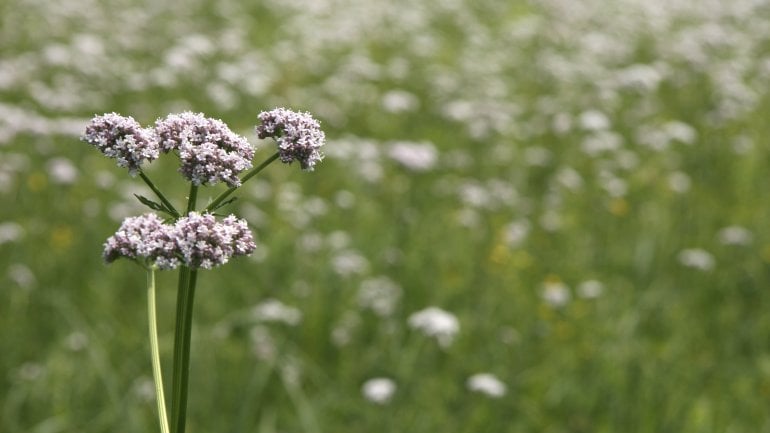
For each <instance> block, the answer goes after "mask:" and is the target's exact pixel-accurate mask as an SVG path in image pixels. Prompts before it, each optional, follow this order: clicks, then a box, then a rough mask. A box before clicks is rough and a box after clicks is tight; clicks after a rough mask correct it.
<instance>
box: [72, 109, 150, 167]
mask: <svg viewBox="0 0 770 433" xmlns="http://www.w3.org/2000/svg"><path fill="white" fill-rule="evenodd" d="M80 139H81V140H83V141H85V142H86V143H88V144H91V145H92V146H94V147H96V148H98V149H99V150H100V151H101V152H102V153H103V154H104V155H106V156H107V157H109V158H113V159H116V160H117V162H118V166H119V167H125V168H128V172H129V173H130V174H131V175H132V176H133V175H136V173H137V172H138V171H139V170H140V169H141V166H142V164H143V163H144V161H148V162H149V161H153V160H155V159H157V158H158V155H159V149H158V142H157V140H156V138H155V136H154V134H153V132H152V131H150V130H147V129H145V128H142V126H141V125H140V124H139V122H137V121H136V120H134V118H133V117H125V116H121V115H119V114H117V113H107V114H104V115H102V116H96V117H94V118H93V119H91V123H90V124H89V125H88V126H86V132H85V134H84V135H83V136H82V137H80Z"/></svg>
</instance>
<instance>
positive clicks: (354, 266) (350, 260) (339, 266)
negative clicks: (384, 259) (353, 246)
mask: <svg viewBox="0 0 770 433" xmlns="http://www.w3.org/2000/svg"><path fill="white" fill-rule="evenodd" d="M332 268H333V269H334V272H336V273H338V274H340V275H342V276H343V277H347V276H350V275H353V274H363V273H364V272H366V271H367V270H368V269H369V261H368V260H366V257H364V256H362V255H361V254H360V253H359V252H357V251H353V250H344V251H341V252H340V253H338V254H337V255H335V256H334V257H332Z"/></svg>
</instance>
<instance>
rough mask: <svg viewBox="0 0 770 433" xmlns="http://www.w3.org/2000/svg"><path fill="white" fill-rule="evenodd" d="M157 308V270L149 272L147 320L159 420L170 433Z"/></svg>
mask: <svg viewBox="0 0 770 433" xmlns="http://www.w3.org/2000/svg"><path fill="white" fill-rule="evenodd" d="M156 317H157V313H156V308H155V269H153V268H149V269H148V270H147V319H148V322H149V325H150V326H149V328H150V352H151V353H152V376H153V379H154V381H155V400H156V401H157V403H158V420H159V421H160V431H161V433H169V429H168V414H167V413H166V397H165V396H164V394H163V376H162V375H161V368H160V350H159V349H158V323H157V320H156Z"/></svg>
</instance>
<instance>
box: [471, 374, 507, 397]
mask: <svg viewBox="0 0 770 433" xmlns="http://www.w3.org/2000/svg"><path fill="white" fill-rule="evenodd" d="M465 385H466V386H467V387H468V389H469V390H471V391H474V392H478V393H481V394H484V395H486V396H488V397H492V398H500V397H503V396H504V395H505V394H506V393H507V391H508V387H507V386H506V385H505V383H503V382H502V381H501V380H500V379H498V378H497V377H496V376H495V375H493V374H490V373H478V374H474V375H473V376H471V377H469V378H468V380H467V381H466V383H465Z"/></svg>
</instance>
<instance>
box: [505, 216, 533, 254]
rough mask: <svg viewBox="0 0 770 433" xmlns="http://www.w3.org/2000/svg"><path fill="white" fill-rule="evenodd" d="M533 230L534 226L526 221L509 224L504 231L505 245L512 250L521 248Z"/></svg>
mask: <svg viewBox="0 0 770 433" xmlns="http://www.w3.org/2000/svg"><path fill="white" fill-rule="evenodd" d="M531 229H532V225H531V224H530V223H529V221H528V220H526V219H520V220H517V221H513V222H511V223H509V224H508V225H506V226H505V228H504V229H503V230H504V231H503V237H504V239H505V243H506V244H507V245H508V246H509V247H511V248H516V247H519V246H521V244H523V243H524V241H525V240H526V239H527V236H529V232H530V230H531Z"/></svg>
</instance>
